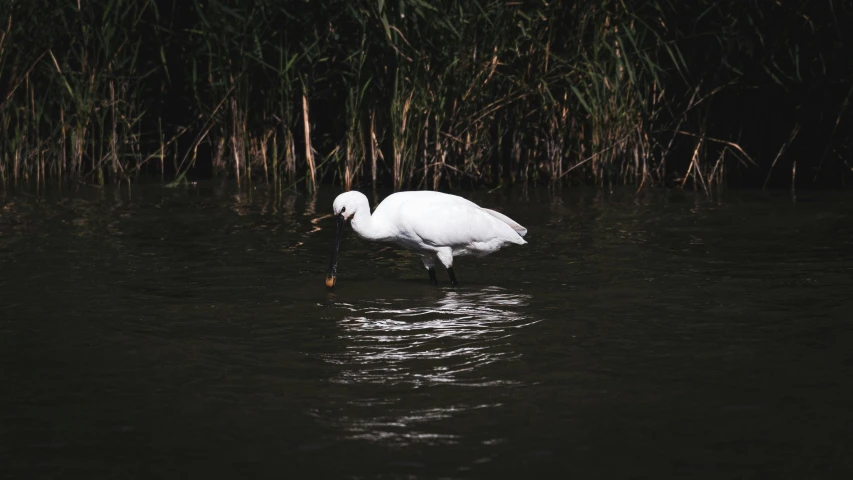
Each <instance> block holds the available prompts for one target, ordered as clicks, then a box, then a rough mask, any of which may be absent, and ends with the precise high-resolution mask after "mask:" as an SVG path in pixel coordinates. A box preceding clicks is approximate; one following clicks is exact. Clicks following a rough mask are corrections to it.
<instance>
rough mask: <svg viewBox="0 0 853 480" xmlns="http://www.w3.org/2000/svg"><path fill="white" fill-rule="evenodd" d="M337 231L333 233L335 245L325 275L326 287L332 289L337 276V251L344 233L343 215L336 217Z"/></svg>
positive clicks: (344, 220) (344, 221)
mask: <svg viewBox="0 0 853 480" xmlns="http://www.w3.org/2000/svg"><path fill="white" fill-rule="evenodd" d="M336 220H337V223H338V230H337V232H336V233H335V244H334V245H333V247H332V260H331V261H329V274H328V275H326V287H327V288H334V286H335V280H336V279H337V276H338V249H339V248H341V234H342V233H344V224H345V223H346V219H345V218H344V215H343V214H339V215H338V216H337V217H336Z"/></svg>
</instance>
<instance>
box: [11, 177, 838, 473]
mask: <svg viewBox="0 0 853 480" xmlns="http://www.w3.org/2000/svg"><path fill="white" fill-rule="evenodd" d="M333 193H334V192H331V191H323V192H321V195H319V196H318V197H316V198H310V197H306V196H304V195H295V194H290V193H283V194H276V193H275V192H271V191H268V190H266V189H264V188H253V189H248V190H247V189H245V188H244V189H243V190H238V189H235V188H233V187H232V186H228V185H201V186H195V187H192V188H187V189H164V188H161V187H159V186H144V187H142V186H141V187H134V188H133V189H132V190H128V189H127V187H123V188H121V189H106V190H101V189H82V190H80V191H76V192H59V191H50V192H47V193H45V192H38V193H37V192H19V193H14V194H13V193H10V192H6V193H0V365H2V368H0V385H2V389H0V465H2V467H0V469H2V470H0V471H2V473H4V474H6V475H8V476H9V477H10V478H70V477H79V478H127V477H132V478H249V477H276V478H316V477H322V478H534V477H535V476H537V475H548V476H549V477H552V478H555V477H556V475H557V474H559V475H560V476H561V477H563V478H568V477H567V476H569V475H573V476H575V477H580V478H631V477H634V478H849V477H848V475H850V474H851V473H853V457H851V455H850V452H851V451H853V409H851V408H850V405H853V393H851V392H853V389H851V388H850V386H851V385H850V384H851V379H853V348H851V347H853V324H851V319H853V300H852V299H851V292H853V259H851V255H850V252H853V196H851V195H844V194H825V193H824V194H808V195H802V194H801V195H800V196H799V198H798V199H797V201H796V202H793V201H792V199H791V198H790V197H789V196H787V195H778V196H777V195H770V194H761V193H752V192H744V193H727V194H725V195H723V196H722V197H720V198H714V199H707V198H704V197H694V196H692V195H686V194H683V193H679V192H646V193H642V194H640V195H634V193H633V192H616V193H603V192H595V191H577V190H564V191H563V192H557V193H554V192H548V191H546V190H537V191H532V192H530V193H523V192H518V191H517V192H495V193H492V194H488V193H485V192H477V193H466V194H464V195H465V196H468V197H470V198H471V199H473V200H475V201H477V202H479V203H480V204H482V205H484V206H487V207H490V208H495V209H497V210H501V211H503V212H504V213H506V214H508V215H509V216H510V217H512V218H514V219H516V220H517V221H519V222H520V223H522V224H523V225H524V226H526V227H527V228H528V229H529V233H528V236H527V239H528V241H529V244H528V245H525V246H521V247H516V246H513V247H511V248H507V249H505V250H502V251H500V252H498V253H496V254H494V255H492V256H490V257H487V258H485V259H482V260H479V259H472V258H462V259H459V260H458V261H457V262H456V265H455V270H456V274H457V277H458V279H459V281H460V285H459V287H457V288H451V287H450V285H449V282H448V280H447V277H446V274H445V272H443V271H439V272H438V274H439V282H440V283H439V286H438V287H434V286H432V285H431V284H429V282H428V278H427V275H426V272H425V271H424V270H423V267H422V265H421V263H420V260H419V258H418V257H417V256H415V255H412V254H409V253H407V252H402V251H399V250H395V249H393V248H387V247H383V246H381V245H373V244H368V243H366V242H363V241H361V240H358V239H357V238H356V237H355V236H354V235H353V234H352V232H349V234H348V235H346V236H345V238H344V242H343V245H342V251H341V259H340V264H339V278H338V286H337V288H336V289H335V291H334V292H329V291H327V290H326V289H325V288H324V286H323V276H324V271H325V268H326V267H327V265H328V255H329V253H330V248H331V241H332V235H333V230H334V222H333V219H331V218H329V217H328V214H329V213H330V209H331V201H332V199H333V198H334V195H333ZM378 196H379V197H381V195H378ZM371 201H372V202H373V199H371Z"/></svg>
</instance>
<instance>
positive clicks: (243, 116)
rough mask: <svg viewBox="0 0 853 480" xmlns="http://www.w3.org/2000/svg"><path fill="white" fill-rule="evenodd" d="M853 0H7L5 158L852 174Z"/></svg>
mask: <svg viewBox="0 0 853 480" xmlns="http://www.w3.org/2000/svg"><path fill="white" fill-rule="evenodd" d="M850 20H853V6H851V5H850V4H849V2H842V1H840V0H825V1H821V2H813V1H809V0H793V1H791V2H777V3H773V2H770V3H762V2H755V1H744V2H722V3H721V2H716V1H714V0H698V1H697V2H693V3H689V2H688V3H683V2H671V1H669V0H656V1H653V2H646V3H643V4H637V3H634V2H626V1H624V0H616V1H611V2H601V1H595V0H584V1H577V2H506V1H500V0H464V1H463V0H435V1H432V2H424V1H422V0H384V1H372V0H371V1H368V0H356V1H352V2H342V1H341V0H315V1H312V2H280V1H276V0H257V1H254V2H248V3H247V2H237V1H235V0H194V1H192V2H173V3H165V2H158V1H156V0H142V1H136V0H105V1H104V2H99V3H94V2H83V1H78V0H61V1H59V2H58V3H56V2H49V1H48V0H28V1H23V0H10V1H8V2H4V3H3V5H0V129H2V130H1V131H0V182H2V183H3V184H4V185H8V184H14V183H15V182H21V181H36V182H40V183H44V182H47V181H48V180H49V179H57V178H62V179H64V180H66V181H73V182H87V183H100V184H103V183H107V182H117V181H121V180H123V179H132V178H135V177H137V176H139V175H142V174H146V173H152V174H156V175H158V176H160V177H161V178H162V179H163V180H164V181H172V180H173V182H172V183H173V184H178V183H180V182H182V181H183V180H185V179H187V178H188V177H190V176H203V175H208V174H218V175H223V176H230V177H232V178H234V179H236V180H237V181H238V182H240V183H246V182H266V183H271V184H273V185H275V187H276V188H277V189H279V190H283V189H285V188H290V187H298V188H306V189H308V190H309V191H316V190H317V188H319V187H320V185H322V184H323V183H329V182H332V183H339V184H340V185H342V187H343V188H345V189H352V188H358V187H359V186H363V185H366V184H368V183H371V184H373V186H374V187H376V186H377V185H387V186H390V187H393V188H394V189H395V190H402V189H407V188H432V189H439V188H455V187H459V186H476V185H490V186H498V185H506V184H524V185H528V184H542V185H556V184H565V183H568V184H596V185H602V186H606V185H612V184H633V185H637V186H638V187H644V186H648V185H669V186H682V187H685V188H688V187H689V188H696V189H700V190H710V189H711V188H714V187H716V186H719V185H721V184H723V183H724V182H726V181H727V180H729V179H740V180H741V181H746V182H748V183H749V182H751V184H754V185H765V184H766V185H768V186H773V185H785V186H788V185H790V184H792V183H793V184H794V185H796V184H798V183H803V182H807V181H823V182H828V183H830V184H834V185H837V184H842V183H843V182H844V181H847V180H849V179H851V176H853V175H851V173H853V165H851V164H853V161H850V160H849V159H850V158H851V157H850V155H851V153H853V143H852V142H851V141H850V138H851V136H850V134H849V132H850V131H853V116H851V109H850V108H849V107H850V104H851V98H853V94H851V92H853V67H851V66H850V65H851V64H850V62H842V61H838V60H837V59H839V58H846V57H847V56H850V55H851V54H853V51H851V48H853V47H851V46H850V45H848V44H847V43H845V42H844V41H843V40H844V38H845V35H846V34H845V33H844V32H845V31H846V30H844V28H846V27H844V25H847V24H848V23H850ZM33 32H36V33H35V34H33ZM830 52H835V53H830ZM769 112H773V114H772V115H770V113H769ZM815 144H818V145H824V147H823V148H822V149H821V152H818V153H817V154H815V155H809V156H807V157H808V158H805V157H804V156H803V152H807V153H808V152H809V145H815ZM810 158H813V159H814V160H813V161H812V160H810ZM797 170H799V171H800V175H797V174H796V172H797ZM804 171H805V172H808V175H804V174H803V173H802V172H804Z"/></svg>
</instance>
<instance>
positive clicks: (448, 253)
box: [435, 247, 456, 286]
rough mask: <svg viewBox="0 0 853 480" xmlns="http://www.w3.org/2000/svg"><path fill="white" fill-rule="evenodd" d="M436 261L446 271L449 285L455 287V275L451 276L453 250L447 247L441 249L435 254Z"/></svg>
mask: <svg viewBox="0 0 853 480" xmlns="http://www.w3.org/2000/svg"><path fill="white" fill-rule="evenodd" d="M435 256H436V258H438V261H439V262H441V264H442V265H444V268H446V269H447V274H448V275H450V284H451V285H453V286H456V275H454V274H453V250H451V249H450V248H449V247H445V248H442V249H441V250H439V251H438V252H436V253H435Z"/></svg>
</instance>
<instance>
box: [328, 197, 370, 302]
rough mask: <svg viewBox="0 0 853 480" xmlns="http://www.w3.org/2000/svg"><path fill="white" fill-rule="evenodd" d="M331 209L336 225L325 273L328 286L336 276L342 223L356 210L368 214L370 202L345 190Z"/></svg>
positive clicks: (330, 286) (353, 214) (352, 215)
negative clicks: (327, 268) (327, 270)
mask: <svg viewBox="0 0 853 480" xmlns="http://www.w3.org/2000/svg"><path fill="white" fill-rule="evenodd" d="M332 211H333V212H334V214H335V221H336V222H337V224H338V225H337V232H335V243H334V245H333V246H332V259H331V260H330V261H329V273H328V274H327V275H326V286H327V287H329V288H332V287H334V286H335V280H336V278H337V270H338V250H339V249H340V246H341V234H343V232H344V225H346V223H347V221H348V220H352V218H353V217H354V216H355V214H356V212H360V211H365V212H367V213H368V214H370V203H368V201H367V197H365V196H364V194H363V193H361V192H356V191H352V192H346V193H342V194H340V195H338V198H336V199H335V202H334V203H333V204H332Z"/></svg>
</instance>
